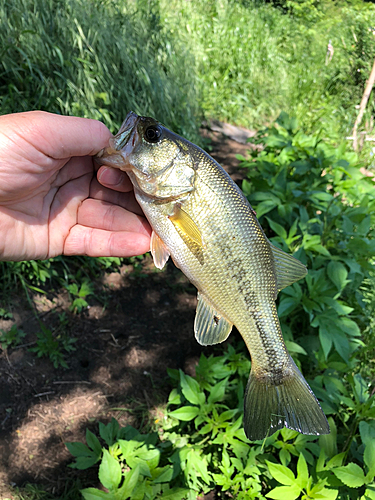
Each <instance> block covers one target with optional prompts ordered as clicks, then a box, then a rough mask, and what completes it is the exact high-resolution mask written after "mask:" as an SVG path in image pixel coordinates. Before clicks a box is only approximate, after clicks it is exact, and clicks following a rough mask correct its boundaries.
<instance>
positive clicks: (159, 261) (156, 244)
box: [150, 231, 170, 269]
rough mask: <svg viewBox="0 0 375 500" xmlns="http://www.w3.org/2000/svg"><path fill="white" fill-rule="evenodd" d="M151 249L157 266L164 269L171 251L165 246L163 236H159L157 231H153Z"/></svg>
mask: <svg viewBox="0 0 375 500" xmlns="http://www.w3.org/2000/svg"><path fill="white" fill-rule="evenodd" d="M150 250H151V255H152V258H153V259H154V264H155V267H157V268H158V269H163V267H164V266H165V264H166V262H167V260H168V259H169V255H170V253H169V250H168V248H167V247H166V246H165V244H164V243H163V241H162V240H161V238H159V236H158V235H157V234H156V233H155V231H152V234H151V243H150Z"/></svg>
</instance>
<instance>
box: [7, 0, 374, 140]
mask: <svg viewBox="0 0 375 500" xmlns="http://www.w3.org/2000/svg"><path fill="white" fill-rule="evenodd" d="M275 4H284V6H285V5H287V4H288V5H290V4H293V5H294V7H293V8H292V9H290V10H288V9H286V8H284V9H281V8H280V7H277V6H275ZM310 4H311V5H312V4H316V5H317V6H318V7H316V8H315V7H311V5H310ZM301 5H302V7H303V8H302V7H301ZM306 5H310V7H309V6H307V7H306ZM296 6H297V7H296ZM374 18H375V6H374V5H373V4H371V3H366V2H360V1H357V2H350V1H347V2H346V1H341V2H331V1H326V0H324V1H322V2H318V3H317V2H315V3H314V2H308V1H305V2H274V3H273V4H272V3H264V2H261V1H259V0H258V1H256V0H247V1H245V0H244V1H241V2H238V1H234V0H206V1H205V2H199V1H198V0H190V1H186V0H150V1H149V0H137V1H129V0H128V1H126V0H123V1H121V2H118V1H114V0H105V1H101V0H89V1H84V0H68V1H66V2H62V1H56V0H37V1H36V2H34V1H31V0H5V1H4V2H2V4H1V7H0V47H1V52H0V53H1V58H0V105H1V112H2V113H8V112H15V111H22V110H29V109H44V110H48V111H52V112H57V113H63V114H74V115H79V116H86V117H93V118H97V119H100V120H103V121H104V122H105V123H106V124H107V125H108V126H109V127H110V128H111V129H112V130H113V131H114V130H116V129H117V128H118V126H119V125H120V123H121V122H122V120H123V119H124V117H125V115H126V113H127V112H128V111H129V110H130V109H132V110H134V111H135V112H137V113H140V114H144V115H151V116H155V117H156V118H158V119H159V120H161V121H163V122H164V123H165V124H166V125H167V126H169V127H171V128H173V129H174V130H176V131H177V132H180V133H182V134H183V135H185V136H187V137H188V138H190V139H192V140H194V141H198V142H199V141H200V139H199V137H198V127H199V124H200V121H201V118H202V115H203V114H204V115H206V117H213V118H220V119H223V120H227V121H230V122H236V123H238V124H242V125H246V126H248V127H259V126H262V125H265V124H267V123H269V122H270V121H273V120H274V119H275V118H276V116H277V115H278V114H279V113H280V111H281V110H285V111H287V112H288V113H289V114H290V115H294V116H296V117H297V118H298V119H299V120H300V122H301V124H302V125H303V126H304V127H305V129H306V130H312V129H314V128H317V127H318V126H320V125H321V123H322V122H326V123H327V127H328V128H329V129H330V130H331V131H332V133H333V131H338V132H340V133H345V134H346V133H348V132H349V131H350V129H351V127H352V125H353V122H354V119H355V116H356V113H357V110H356V109H355V106H356V105H358V104H359V101H360V97H361V94H362V92H363V88H364V84H365V81H366V79H367V77H368V74H369V69H370V66H371V64H372V60H373V58H374V57H375V44H374V39H375V37H374V35H373V34H372V33H371V31H370V30H369V27H370V26H371V25H372V24H374V23H373V19H374ZM329 40H331V41H332V44H333V46H334V49H335V52H334V56H333V59H332V61H331V62H330V63H329V64H328V65H326V64H325V55H326V50H327V44H328V42H329ZM372 106H373V105H372ZM370 108H371V105H370ZM372 111H373V108H372ZM370 112H371V109H369V112H368V113H367V115H366V116H365V119H364V122H365V121H366V120H368V119H369V116H370Z"/></svg>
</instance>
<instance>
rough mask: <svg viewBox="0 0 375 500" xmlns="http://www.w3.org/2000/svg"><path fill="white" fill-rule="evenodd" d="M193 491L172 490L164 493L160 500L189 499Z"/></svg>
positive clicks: (183, 489)
mask: <svg viewBox="0 0 375 500" xmlns="http://www.w3.org/2000/svg"><path fill="white" fill-rule="evenodd" d="M190 492H191V490H190V489H187V488H172V489H171V490H167V491H165V492H163V493H162V495H161V496H160V497H158V498H160V499H163V500H183V499H185V498H189V496H188V495H189V494H190Z"/></svg>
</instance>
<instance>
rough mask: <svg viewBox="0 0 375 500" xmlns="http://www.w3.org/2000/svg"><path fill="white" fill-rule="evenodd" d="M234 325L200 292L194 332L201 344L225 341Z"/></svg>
mask: <svg viewBox="0 0 375 500" xmlns="http://www.w3.org/2000/svg"><path fill="white" fill-rule="evenodd" d="M232 326H233V325H232V323H229V321H227V320H226V319H225V318H223V317H222V316H220V315H219V314H218V313H217V312H216V311H215V309H214V308H213V307H212V306H211V305H210V304H209V303H208V302H207V300H206V299H205V298H204V297H203V296H202V295H201V294H200V293H198V305H197V312H196V315H195V322H194V332H195V338H196V339H197V341H198V342H199V343H200V344H201V345H213V344H220V342H224V340H226V339H227V338H228V336H229V334H230V332H231V330H232Z"/></svg>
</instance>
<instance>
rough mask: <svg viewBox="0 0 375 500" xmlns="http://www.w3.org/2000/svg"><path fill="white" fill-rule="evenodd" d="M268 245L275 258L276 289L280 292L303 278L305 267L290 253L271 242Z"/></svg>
mask: <svg viewBox="0 0 375 500" xmlns="http://www.w3.org/2000/svg"><path fill="white" fill-rule="evenodd" d="M270 245H271V250H272V253H273V258H274V260H275V270H276V286H277V291H278V292H280V290H282V289H283V288H286V287H287V286H289V285H291V284H292V283H294V282H295V281H298V280H300V279H302V278H304V277H305V276H306V274H307V268H306V266H305V265H304V264H302V262H300V261H299V260H297V259H296V258H295V257H293V256H292V255H289V254H287V253H285V252H284V251H283V250H280V248H277V247H275V246H273V245H272V244H270Z"/></svg>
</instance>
